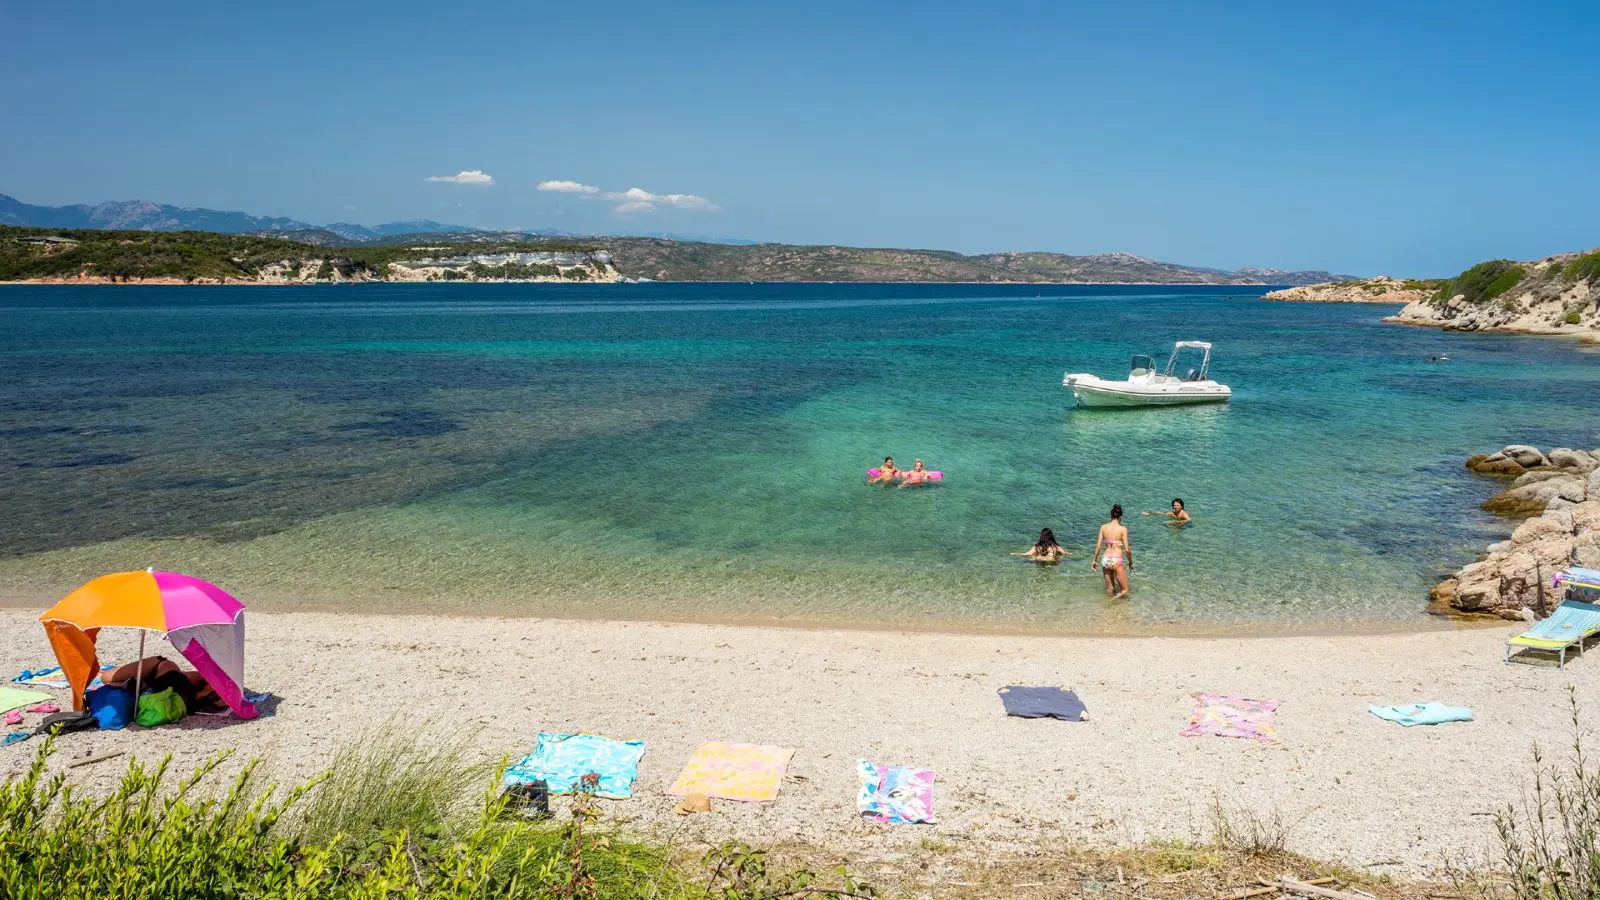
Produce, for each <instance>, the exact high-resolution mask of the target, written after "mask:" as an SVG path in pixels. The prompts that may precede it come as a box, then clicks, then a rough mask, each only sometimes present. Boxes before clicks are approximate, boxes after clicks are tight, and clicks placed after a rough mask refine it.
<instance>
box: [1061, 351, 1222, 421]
mask: <svg viewBox="0 0 1600 900" xmlns="http://www.w3.org/2000/svg"><path fill="white" fill-rule="evenodd" d="M1185 348H1193V349H1197V350H1203V351H1205V356H1204V358H1202V359H1201V361H1200V368H1198V369H1190V370H1189V371H1188V372H1187V373H1185V374H1184V375H1183V377H1181V378H1180V377H1178V375H1177V371H1178V357H1179V355H1180V354H1181V353H1182V352H1183V350H1184V349H1185ZM1210 370H1211V345H1210V344H1208V343H1206V342H1205V341H1179V342H1177V343H1176V344H1174V345H1173V347H1172V357H1171V358H1170V359H1168V360H1167V367H1166V369H1165V370H1163V371H1160V372H1158V371H1156V365H1155V360H1154V359H1152V358H1151V357H1148V356H1143V355H1140V356H1135V357H1134V358H1133V364H1132V366H1131V367H1130V368H1129V371H1128V377H1127V378H1126V379H1124V380H1122V381H1111V380H1109V379H1105V378H1100V377H1097V376H1094V375H1090V374H1088V373H1085V372H1068V373H1067V376H1066V377H1065V378H1063V379H1061V384H1062V386H1063V387H1066V388H1068V389H1070V390H1071V391H1072V395H1073V396H1074V397H1076V398H1077V400H1078V405H1079V406H1089V407H1131V406H1177V405H1179V404H1186V403H1221V402H1223V401H1225V400H1227V399H1228V398H1229V397H1231V396H1232V395H1233V391H1232V390H1230V389H1229V388H1228V386H1227V385H1225V384H1218V383H1216V382H1215V381H1212V380H1211V376H1210Z"/></svg>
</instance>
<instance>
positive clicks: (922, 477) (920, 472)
mask: <svg viewBox="0 0 1600 900" xmlns="http://www.w3.org/2000/svg"><path fill="white" fill-rule="evenodd" d="M932 481H933V475H932V474H931V473H929V472H928V470H927V469H924V468H923V467H922V460H920V459H919V460H917V461H916V462H914V463H912V464H911V470H910V471H909V472H907V473H906V477H905V480H904V481H902V482H900V486H901V487H903V488H905V487H911V486H912V485H914V484H929V483H931V482H932Z"/></svg>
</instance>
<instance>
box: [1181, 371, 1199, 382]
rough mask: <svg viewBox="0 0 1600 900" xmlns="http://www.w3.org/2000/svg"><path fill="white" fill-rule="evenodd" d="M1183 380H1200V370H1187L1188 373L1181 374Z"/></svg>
mask: <svg viewBox="0 0 1600 900" xmlns="http://www.w3.org/2000/svg"><path fill="white" fill-rule="evenodd" d="M1183 380H1184V381H1199V380H1200V370H1199V369H1190V370H1189V374H1187V375H1185V376H1183Z"/></svg>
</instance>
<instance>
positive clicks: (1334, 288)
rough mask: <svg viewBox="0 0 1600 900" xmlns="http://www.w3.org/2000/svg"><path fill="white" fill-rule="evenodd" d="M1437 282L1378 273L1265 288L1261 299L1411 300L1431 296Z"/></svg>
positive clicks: (1332, 300)
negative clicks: (1355, 278)
mask: <svg viewBox="0 0 1600 900" xmlns="http://www.w3.org/2000/svg"><path fill="white" fill-rule="evenodd" d="M1440 284H1441V282H1437V281H1415V280H1402V279H1399V278H1390V277H1389V276H1387V275H1379V276H1378V277H1376V278H1368V279H1366V280H1364V281H1335V282H1329V283H1327V284H1307V285H1301V286H1300V287H1292V288H1285V289H1284V290H1281V291H1268V292H1267V293H1265V294H1263V295H1262V297H1261V298H1262V299H1263V300H1277V301H1281V302H1285V303H1389V304H1396V303H1407V304H1409V303H1415V302H1417V301H1419V300H1422V299H1424V298H1426V297H1431V296H1433V294H1434V292H1435V291H1437V290H1438V289H1439V286H1440Z"/></svg>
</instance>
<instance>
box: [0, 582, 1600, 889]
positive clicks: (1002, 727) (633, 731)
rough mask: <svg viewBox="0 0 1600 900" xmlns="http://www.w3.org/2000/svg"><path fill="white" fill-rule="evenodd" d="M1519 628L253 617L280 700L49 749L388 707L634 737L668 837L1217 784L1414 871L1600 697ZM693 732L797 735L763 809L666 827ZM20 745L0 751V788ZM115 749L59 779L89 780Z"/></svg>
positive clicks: (642, 809) (644, 791)
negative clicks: (923, 797) (1132, 628)
mask: <svg viewBox="0 0 1600 900" xmlns="http://www.w3.org/2000/svg"><path fill="white" fill-rule="evenodd" d="M35 615H36V613H29V612H25V611H22V610H3V611H0V635H3V638H0V671H4V672H6V673H8V674H14V673H15V672H17V671H19V670H20V669H22V668H32V667H35V666H39V665H43V664H53V658H52V657H51V654H50V650H49V646H48V644H47V642H46V641H45V638H44V634H43V631H42V629H41V628H40V627H39V625H38V624H37V622H36V621H35V619H34V617H35ZM1514 631H1515V629H1514V628H1513V627H1512V626H1510V625H1506V626H1503V627H1501V626H1495V627H1489V628H1465V629H1460V630H1452V631H1442V632H1429V633H1416V634H1381V635H1358V636H1348V637H1338V636H1302V637H1269V638H1242V639H1191V638H1148V637H1144V638H1059V637H1049V638H1042V637H1041V638H1029V637H1002V636H963V635H951V634H923V633H902V632H867V631H859V632H857V631H803V630H786V629H779V628H758V627H739V626H725V625H683V624H671V625H669V624H654V623H636V622H589V621H558V620H550V619H489V618H446V617H426V616H396V617H379V616H356V615H328V614H252V616H251V618H250V624H249V643H248V665H247V683H248V686H249V687H250V688H251V689H252V690H271V691H273V692H274V693H275V694H276V695H277V696H278V697H280V698H281V700H279V701H278V702H277V704H276V707H275V709H274V710H273V712H272V714H271V715H270V716H268V717H263V718H261V719H259V720H257V721H254V722H240V721H238V720H235V719H231V718H229V719H203V718H190V719H188V720H185V722H184V723H181V724H179V725H176V726H169V727H166V728H160V729H153V730H149V731H143V730H128V731H123V732H119V733H98V732H87V733H83V734H78V735H72V736H69V737H67V738H64V739H63V741H62V745H63V751H64V752H63V754H62V758H58V760H57V762H56V764H57V765H60V764H62V763H64V762H65V761H66V759H65V757H66V756H67V755H68V754H76V755H81V754H83V753H84V752H85V751H91V750H92V751H93V752H95V753H100V752H106V751H109V750H118V749H126V750H129V751H132V752H135V753H137V754H138V755H139V756H141V757H148V758H151V759H156V758H159V756H160V755H161V754H164V753H171V754H173V755H174V757H175V763H176V764H177V765H178V769H179V771H184V770H186V769H187V768H188V767H189V766H190V765H191V764H193V763H195V762H198V761H199V760H200V759H202V758H203V757H205V756H206V755H208V754H210V753H212V752H214V751H216V750H219V749H222V748H227V747H237V748H238V750H239V754H238V757H236V760H235V761H234V763H230V765H234V764H236V763H237V762H239V761H242V759H244V758H247V757H252V756H259V757H263V758H265V759H266V760H267V774H268V775H269V777H273V778H279V779H292V778H303V777H306V776H310V775H312V774H313V773H315V772H316V771H317V770H318V769H319V768H320V767H322V766H324V765H326V764H327V763H328V761H329V759H330V757H331V755H332V753H333V752H334V750H335V749H336V748H337V747H338V746H339V745H341V744H343V743H345V742H348V741H350V740H352V739H354V738H356V737H357V736H358V735H359V734H360V733H361V732H362V731H363V730H364V729H369V728H373V727H375V726H378V725H380V724H382V723H383V722H384V721H386V720H388V719H389V718H390V717H391V716H399V717H401V719H402V720H403V721H404V722H407V723H416V724H419V725H420V724H422V723H424V722H426V721H428V720H430V719H431V720H434V721H436V722H438V723H441V724H442V726H443V727H445V728H457V727H460V728H467V729H474V730H475V731H476V742H477V744H478V745H479V746H480V747H481V748H482V750H483V751H484V752H485V754H486V755H491V756H494V757H496V758H498V757H502V756H519V755H521V754H522V753H525V752H527V751H528V750H529V749H531V748H532V745H533V742H534V736H535V734H536V732H538V731H540V730H548V731H568V730H584V731H592V732H596V733H600V734H605V735H609V736H611V737H616V738H624V739H631V738H643V739H645V740H646V741H647V742H648V750H647V752H646V754H645V757H644V760H643V762H642V764H641V767H640V777H639V781H638V783H637V784H636V785H635V795H634V798H633V799H632V800H629V801H619V802H606V803H605V804H604V810H605V812H606V815H607V816H608V818H610V819H611V820H612V821H618V822H623V823H627V824H629V825H631V826H632V827H634V828H638V829H643V830H646V831H652V832H656V833H661V834H667V833H672V834H674V835H675V837H676V838H677V839H678V840H684V841H689V842H695V841H700V840H704V841H708V842H717V841H720V840H723V839H726V838H729V837H737V838H740V839H743V840H746V841H749V842H751V843H755V844H762V843H776V842H784V841H787V840H800V841H804V842H806V843H809V844H813V845H816V846H821V847H824V848H829V849H835V850H839V851H841V852H849V853H852V854H854V855H862V854H865V855H867V856H873V855H878V856H880V858H889V859H892V858H895V855H896V854H897V853H898V852H901V851H904V850H906V849H908V848H915V847H917V846H918V845H919V842H922V841H923V839H924V838H928V839H932V840H937V841H939V842H941V843H944V844H951V845H956V846H963V847H969V848H974V849H980V850H981V849H983V848H993V849H996V850H1015V849H1021V848H1026V847H1029V846H1036V845H1046V846H1047V845H1051V844H1058V843H1060V842H1063V841H1069V842H1073V843H1078V844H1082V843H1091V844H1131V843H1136V842H1140V841H1143V840H1147V839H1152V838H1158V839H1188V840H1193V839H1203V838H1205V837H1206V836H1207V835H1208V834H1209V829H1210V825H1209V821H1210V812H1209V811H1210V808H1211V806H1212V804H1213V802H1214V799H1215V800H1220V801H1221V802H1222V804H1223V805H1225V806H1228V807H1235V808H1238V807H1251V808H1254V809H1255V810H1257V811H1259V812H1260V813H1262V814H1270V813H1271V812H1273V811H1276V812H1278V813H1279V814H1281V815H1282V816H1283V817H1285V818H1286V819H1288V820H1291V821H1295V820H1298V822H1299V824H1298V825H1297V826H1296V827H1295V828H1294V829H1293V830H1292V832H1291V835H1290V849H1293V850H1296V851H1299V852H1302V853H1305V854H1307V855H1310V856H1314V857H1317V858H1322V859H1327V860H1331V861H1338V862H1342V863H1345V864H1347V865H1350V866H1353V867H1358V868H1359V867H1367V868H1368V870H1369V871H1371V872H1373V873H1384V872H1389V873H1395V874H1399V875H1407V876H1419V875H1425V874H1427V873H1428V872H1429V871H1430V870H1433V869H1435V868H1436V867H1437V866H1438V865H1439V864H1440V863H1441V862H1442V861H1443V860H1444V859H1445V858H1446V857H1447V856H1449V857H1452V858H1455V857H1458V856H1459V855H1460V854H1462V853H1468V854H1476V853H1479V852H1481V851H1482V850H1484V849H1486V848H1487V846H1488V842H1489V840H1490V838H1491V836H1492V826H1491V821H1490V819H1489V817H1488V816H1487V815H1485V814H1486V813H1488V812H1490V811H1492V810H1494V809H1496V808H1499V807H1501V806H1503V805H1504V804H1505V803H1506V802H1507V801H1510V800H1513V799H1515V798H1516V797H1517V796H1518V795H1519V791H1520V790H1521V784H1522V783H1523V780H1524V776H1525V774H1526V772H1527V770H1528V759H1529V746H1530V743H1531V742H1532V741H1534V740H1538V741H1539V742H1540V743H1541V744H1542V745H1544V746H1546V747H1548V748H1552V749H1554V750H1556V751H1557V752H1558V753H1559V752H1561V751H1562V750H1563V749H1564V748H1565V747H1566V746H1567V745H1568V744H1569V742H1570V737H1571V728H1570V722H1569V711H1568V707H1567V688H1568V685H1569V684H1573V685H1575V686H1576V690H1577V697H1578V699H1579V701H1580V703H1581V704H1582V705H1583V706H1584V707H1585V709H1587V710H1591V711H1592V710H1600V687H1597V685H1600V680H1597V679H1596V678H1595V677H1594V676H1595V674H1596V673H1595V671H1594V667H1595V666H1600V658H1597V659H1591V660H1578V661H1577V662H1575V663H1574V664H1572V665H1571V666H1569V668H1568V670H1567V671H1566V672H1565V673H1562V672H1558V671H1556V670H1555V669H1554V668H1553V667H1550V668H1543V667H1533V666H1506V665H1504V664H1503V663H1502V661H1501V660H1502V649H1501V642H1502V641H1503V640H1504V638H1505V637H1506V636H1508V635H1509V634H1511V633H1513V632H1514ZM136 640H137V639H136V637H135V636H134V634H133V633H132V632H122V633H108V634H107V635H105V636H104V638H103V642H102V647H103V648H104V649H103V653H104V654H105V655H106V656H107V658H109V659H115V660H117V661H126V660H128V659H130V658H132V656H133V655H134V653H135V650H136V647H137V643H136ZM153 646H155V645H153ZM159 647H160V648H162V649H164V650H165V651H166V652H167V653H168V655H173V654H172V653H171V648H170V647H168V646H167V645H166V644H165V643H164V642H161V643H160V644H159ZM1018 683H1020V684H1044V685H1048V684H1059V685H1064V686H1070V687H1072V688H1074V689H1076V690H1077V691H1078V692H1079V694H1080V695H1081V696H1082V697H1083V699H1084V700H1085V702H1086V703H1087V704H1088V707H1089V710H1090V714H1091V717H1092V718H1091V720H1090V721H1088V722H1084V723H1063V722H1057V721H1051V720H1022V719H1014V718H1007V717H1006V716H1005V715H1004V714H1003V712H1002V709H1001V705H1000V700H999V698H998V697H997V695H996V691H997V690H998V689H999V688H1001V687H1003V686H1005V685H1007V684H1018ZM1196 690H1207V691H1218V692H1227V693H1237V694H1243V695H1245V696H1249V697H1255V698H1263V699H1268V698H1270V699H1279V700H1282V701H1284V703H1283V706H1282V707H1281V709H1280V710H1279V711H1278V727H1279V733H1280V735H1281V738H1282V741H1281V743H1278V744H1275V745H1269V744H1259V743H1256V742H1252V741H1246V740H1238V739H1228V738H1216V737H1206V738H1186V737H1180V736H1179V734H1178V732H1179V730H1180V729H1182V728H1183V727H1184V725H1185V724H1186V722H1187V719H1188V716H1189V713H1190V711H1191V708H1192V700H1191V698H1190V696H1189V694H1190V692H1191V691H1196ZM56 693H58V694H63V695H64V694H65V692H64V691H58V692H56ZM1425 700H1439V701H1443V702H1446V703H1449V704H1452V705H1465V706H1471V707H1472V708H1473V709H1474V710H1475V711H1476V713H1477V717H1478V720H1477V721H1475V722H1472V723H1469V724H1456V725H1444V726H1437V727H1416V728H1409V729H1408V728H1401V727H1400V726H1398V725H1394V724H1391V723H1388V722H1384V721H1380V720H1379V719H1377V718H1375V717H1374V716H1372V715H1370V714H1368V712H1367V705H1368V704H1369V703H1379V704H1389V703H1408V702H1419V701H1425ZM37 718H38V716H30V717H29V722H30V723H31V722H33V721H35V720H37ZM708 740H737V741H749V742H757V743H774V744H782V745H786V746H790V747H794V748H795V749H796V753H795V756H794V760H793V763H792V764H791V766H790V769H789V777H788V779H787V780H786V782H785V784H784V786H783V790H782V793H781V795H780V797H779V799H778V801H777V802H776V803H773V804H770V805H766V806H760V805H745V804H736V803H731V802H723V801H717V803H716V810H715V812H714V813H713V814H711V815H698V816H693V817H689V818H687V819H685V818H680V817H678V816H676V815H674V814H673V812H672V807H673V805H674V803H675V802H676V801H675V798H671V797H669V796H668V795H667V794H666V790H667V788H668V787H669V786H670V784H671V783H672V780H673V778H674V777H675V776H676V774H677V772H678V770H679V769H680V768H681V766H682V765H683V763H684V761H685V760H686V759H687V758H688V757H689V755H690V753H691V752H692V751H693V750H694V748H695V747H696V746H697V745H698V744H699V743H700V742H702V741H708ZM35 747H36V745H35V744H34V743H33V742H31V741H30V742H24V743H22V744H18V745H15V746H12V747H8V748H0V777H3V776H4V775H5V774H7V773H13V772H16V771H17V770H19V769H20V768H22V767H23V766H25V765H26V764H27V762H28V761H29V760H30V759H31V757H32V755H33V750H34V748H35ZM857 758H867V759H870V760H873V761H877V762H884V763H908V764H916V765H920V766H927V767H931V768H933V769H935V770H937V772H938V778H939V781H938V785H937V788H936V792H935V793H936V811H937V814H938V816H939V820H940V821H939V824H938V825H935V826H897V827H892V826H879V825H869V824H865V823H862V822H860V821H859V820H858V819H857V817H856V814H855V806H854V798H855V790H856V781H855V774H854V761H855V760H856V759H857ZM125 762H126V760H125V759H122V760H116V761H108V762H104V763H99V764H96V765H92V766H87V767H84V768H81V769H77V770H73V772H72V775H71V777H72V778H73V780H74V781H79V782H84V783H87V784H88V785H90V786H92V787H94V788H97V789H104V788H107V787H109V786H110V785H111V784H112V783H113V781H114V780H115V779H116V778H117V777H118V775H119V774H120V771H121V768H122V766H123V765H124V763H125Z"/></svg>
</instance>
